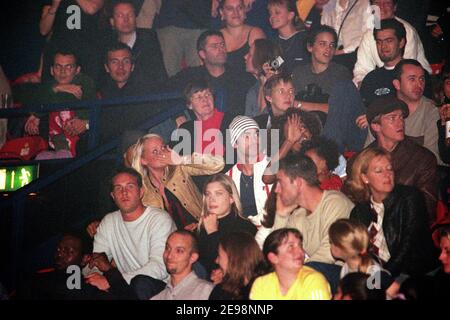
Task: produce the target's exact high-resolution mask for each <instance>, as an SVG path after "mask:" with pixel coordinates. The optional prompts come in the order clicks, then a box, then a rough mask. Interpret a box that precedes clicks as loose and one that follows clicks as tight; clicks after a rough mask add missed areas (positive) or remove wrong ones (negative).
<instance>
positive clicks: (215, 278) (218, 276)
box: [210, 268, 224, 285]
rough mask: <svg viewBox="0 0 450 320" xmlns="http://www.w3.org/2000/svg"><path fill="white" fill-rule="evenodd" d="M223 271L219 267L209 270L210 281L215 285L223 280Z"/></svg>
mask: <svg viewBox="0 0 450 320" xmlns="http://www.w3.org/2000/svg"><path fill="white" fill-rule="evenodd" d="M223 276H224V274H223V271H222V269H220V268H217V269H214V270H213V271H211V277H210V279H211V281H212V283H214V284H215V285H218V284H219V283H221V282H222V280H223Z"/></svg>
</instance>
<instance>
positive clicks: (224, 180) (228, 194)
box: [198, 174, 256, 274]
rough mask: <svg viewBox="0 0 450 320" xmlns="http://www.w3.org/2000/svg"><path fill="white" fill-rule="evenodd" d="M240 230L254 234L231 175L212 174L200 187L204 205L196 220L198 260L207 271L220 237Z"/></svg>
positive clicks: (210, 265) (253, 227) (213, 262)
mask: <svg viewBox="0 0 450 320" xmlns="http://www.w3.org/2000/svg"><path fill="white" fill-rule="evenodd" d="M235 231H242V232H246V233H248V234H250V235H251V236H254V235H255V234H256V227H255V225H254V224H253V223H251V222H250V220H248V219H246V218H244V216H243V214H242V204H241V200H240V199H239V193H238V191H237V189H236V186H235V185H234V182H233V180H232V179H231V177H229V176H227V175H225V174H216V175H214V176H212V177H211V178H210V179H209V180H208V181H207V182H206V183H205V186H204V189H203V209H202V212H201V217H200V221H199V224H198V232H199V237H198V240H199V247H200V260H199V261H200V263H201V264H202V265H203V266H204V267H205V268H206V270H207V272H208V274H209V273H210V272H211V271H212V270H213V269H215V267H216V265H215V261H216V257H217V250H218V248H219V239H220V238H221V237H225V236H228V234H229V233H231V232H235Z"/></svg>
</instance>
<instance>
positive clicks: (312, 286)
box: [250, 229, 331, 300]
mask: <svg viewBox="0 0 450 320" xmlns="http://www.w3.org/2000/svg"><path fill="white" fill-rule="evenodd" d="M263 253H264V257H265V258H266V260H267V262H268V263H270V265H271V266H272V269H273V272H271V273H269V274H267V275H264V276H261V277H258V278H256V280H255V282H254V283H253V286H252V288H251V292H250V299H251V300H330V299H331V293H330V285H329V284H328V282H327V280H326V279H325V277H324V276H323V275H322V274H321V273H320V272H317V271H315V270H314V269H312V268H310V267H307V266H305V265H304V264H303V263H304V260H305V251H304V250H303V237H302V234H301V233H300V231H298V230H296V229H279V230H276V231H274V232H272V233H271V234H270V235H269V236H268V237H267V239H266V241H264V248H263Z"/></svg>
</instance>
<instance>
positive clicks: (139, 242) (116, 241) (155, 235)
mask: <svg viewBox="0 0 450 320" xmlns="http://www.w3.org/2000/svg"><path fill="white" fill-rule="evenodd" d="M175 230H176V226H175V224H174V222H173V220H172V218H171V217H170V216H169V214H168V213H167V212H165V211H163V210H160V209H156V208H152V207H147V208H146V209H145V211H144V213H143V214H142V215H141V216H140V217H139V218H138V219H136V220H135V221H124V220H123V219H122V215H121V213H120V211H114V212H112V213H109V214H107V215H106V216H105V217H104V218H103V220H102V221H101V223H100V225H99V227H98V229H97V233H96V235H95V238H94V250H93V252H104V253H105V254H106V255H107V256H108V258H109V259H111V258H112V259H114V261H115V263H116V264H117V268H118V269H119V271H120V272H121V273H122V275H123V277H124V279H125V280H126V281H127V282H128V283H130V281H131V279H132V278H134V277H135V276H136V275H138V274H143V275H147V276H150V277H153V278H155V279H159V280H166V279H167V277H168V274H167V272H166V267H165V266H164V262H163V252H164V248H165V245H166V240H167V237H168V236H169V235H170V234H171V233H172V232H173V231H175Z"/></svg>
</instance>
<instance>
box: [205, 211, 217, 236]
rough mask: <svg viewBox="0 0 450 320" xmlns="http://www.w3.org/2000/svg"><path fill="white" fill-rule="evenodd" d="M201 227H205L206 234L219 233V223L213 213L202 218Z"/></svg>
mask: <svg viewBox="0 0 450 320" xmlns="http://www.w3.org/2000/svg"><path fill="white" fill-rule="evenodd" d="M203 226H204V227H205V230H206V233H207V234H211V233H214V232H216V231H219V221H218V219H217V215H216V214H215V213H208V214H207V215H205V216H204V217H203Z"/></svg>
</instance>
